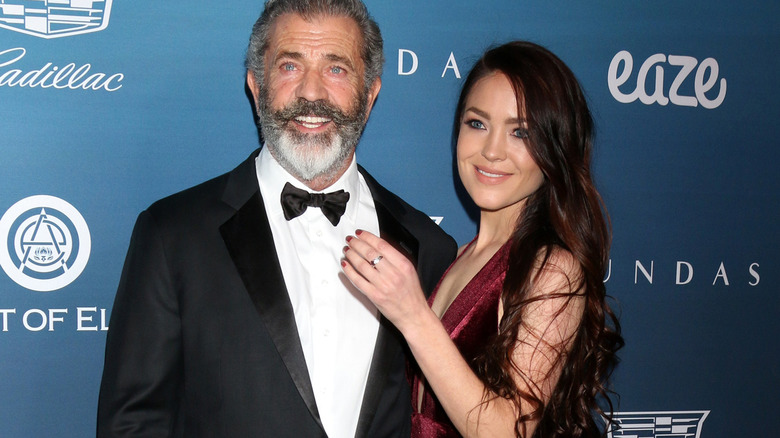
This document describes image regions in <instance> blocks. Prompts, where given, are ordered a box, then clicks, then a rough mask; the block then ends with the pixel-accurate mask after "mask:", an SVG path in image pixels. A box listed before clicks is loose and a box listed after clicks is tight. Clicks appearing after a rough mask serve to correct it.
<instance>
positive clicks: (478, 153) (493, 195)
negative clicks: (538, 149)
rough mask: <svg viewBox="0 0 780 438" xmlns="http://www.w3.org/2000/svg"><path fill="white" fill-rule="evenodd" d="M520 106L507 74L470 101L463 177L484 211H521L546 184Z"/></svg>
mask: <svg viewBox="0 0 780 438" xmlns="http://www.w3.org/2000/svg"><path fill="white" fill-rule="evenodd" d="M517 107H518V105H517V100H516V99H515V93H514V89H513V88H512V84H511V83H510V82H509V79H507V77H506V76H504V75H503V74H502V73H492V74H490V75H488V76H485V77H484V78H482V79H480V80H479V81H477V82H476V83H475V84H474V86H473V88H472V89H471V91H470V92H469V94H468V96H467V98H466V102H465V105H464V111H463V117H462V119H461V120H460V123H461V126H460V133H459V134H458V145H457V160H458V173H459V174H460V179H461V181H463V185H464V186H465V187H466V190H467V191H468V192H469V195H470V196H471V199H473V200H474V202H475V203H476V204H477V206H479V207H480V209H482V210H487V211H500V210H507V211H508V212H511V213H515V212H518V211H519V210H520V209H522V206H523V205H525V201H526V199H527V198H528V197H529V196H530V195H532V194H533V193H534V192H535V191H536V190H537V189H538V188H539V187H540V186H541V185H542V181H543V180H544V176H543V174H542V171H541V169H539V166H537V165H536V163H535V162H534V160H533V158H531V155H530V153H529V151H528V147H527V146H528V143H527V142H528V125H527V123H526V121H525V118H524V117H523V114H518V113H517Z"/></svg>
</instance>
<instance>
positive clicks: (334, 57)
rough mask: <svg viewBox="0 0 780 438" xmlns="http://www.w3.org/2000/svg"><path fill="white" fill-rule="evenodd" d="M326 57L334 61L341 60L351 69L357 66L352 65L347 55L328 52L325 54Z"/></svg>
mask: <svg viewBox="0 0 780 438" xmlns="http://www.w3.org/2000/svg"><path fill="white" fill-rule="evenodd" d="M325 59H327V60H328V61H333V62H340V63H342V64H344V65H346V66H347V68H349V69H350V70H355V66H354V65H352V61H351V60H350V59H349V58H347V57H346V56H341V55H337V54H335V53H328V54H326V55H325Z"/></svg>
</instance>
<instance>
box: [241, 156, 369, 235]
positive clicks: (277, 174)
mask: <svg viewBox="0 0 780 438" xmlns="http://www.w3.org/2000/svg"><path fill="white" fill-rule="evenodd" d="M255 168H256V171H257V180H258V182H259V184H260V190H261V193H262V195H263V198H265V199H273V200H274V202H266V204H267V205H269V207H268V209H269V211H268V214H269V215H272V214H273V215H282V216H283V215H284V212H283V211H282V206H281V203H280V196H281V193H282V188H283V187H284V185H285V184H286V183H290V184H292V185H293V186H295V187H297V188H299V189H303V190H306V191H308V192H311V193H330V192H335V191H337V190H341V189H343V190H344V191H346V192H348V193H349V201H348V202H347V210H346V211H345V212H344V215H345V216H347V217H348V218H350V219H352V220H354V219H355V218H356V217H357V208H358V205H359V203H360V174H359V172H358V169H357V160H356V159H355V154H352V161H351V162H350V163H349V167H347V170H346V171H345V172H344V174H343V175H341V177H340V178H339V179H338V180H336V182H334V183H333V184H331V185H330V186H329V187H327V188H325V189H324V190H322V191H316V190H312V189H310V188H309V187H307V186H306V185H305V184H304V183H302V182H300V181H298V180H297V179H296V178H295V177H294V176H292V175H290V173H289V172H287V171H286V170H285V169H284V168H283V167H282V166H281V164H279V162H278V161H276V159H275V158H274V157H273V155H271V153H270V152H269V150H268V148H267V147H265V145H263V148H262V150H261V151H260V155H258V157H257V158H256V159H255Z"/></svg>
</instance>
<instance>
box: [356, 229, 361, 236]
mask: <svg viewBox="0 0 780 438" xmlns="http://www.w3.org/2000/svg"><path fill="white" fill-rule="evenodd" d="M361 234H363V230H357V231H355V235H356V236H359V235H361Z"/></svg>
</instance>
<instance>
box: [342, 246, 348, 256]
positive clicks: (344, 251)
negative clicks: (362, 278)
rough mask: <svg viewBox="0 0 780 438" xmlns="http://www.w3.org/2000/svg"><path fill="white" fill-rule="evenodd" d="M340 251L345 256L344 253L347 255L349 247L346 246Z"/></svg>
mask: <svg viewBox="0 0 780 438" xmlns="http://www.w3.org/2000/svg"><path fill="white" fill-rule="evenodd" d="M341 251H342V252H343V253H344V254H346V253H347V251H349V247H348V246H345V247H344V248H341Z"/></svg>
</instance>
